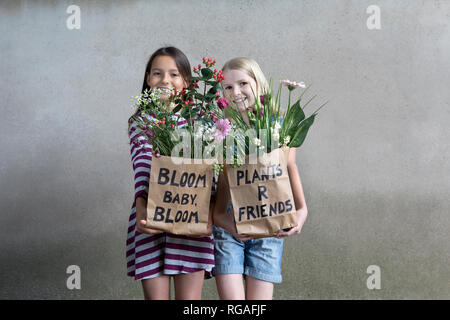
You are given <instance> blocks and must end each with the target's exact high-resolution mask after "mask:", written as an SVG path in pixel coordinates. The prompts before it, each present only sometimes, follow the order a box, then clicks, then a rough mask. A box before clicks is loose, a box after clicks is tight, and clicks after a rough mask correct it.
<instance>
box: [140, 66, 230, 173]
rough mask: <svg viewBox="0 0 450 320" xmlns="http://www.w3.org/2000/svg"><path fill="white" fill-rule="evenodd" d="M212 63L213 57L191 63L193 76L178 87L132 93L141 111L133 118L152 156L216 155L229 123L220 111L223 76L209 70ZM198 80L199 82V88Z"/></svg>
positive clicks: (216, 168)
mask: <svg viewBox="0 0 450 320" xmlns="http://www.w3.org/2000/svg"><path fill="white" fill-rule="evenodd" d="M215 64H216V60H213V59H212V58H206V57H205V58H203V66H202V65H201V64H199V65H198V66H195V67H194V69H193V70H194V73H195V74H196V76H194V77H192V78H190V84H189V86H188V88H186V89H183V90H182V91H179V92H178V91H176V90H175V89H168V90H165V91H163V90H161V89H153V90H149V91H145V92H144V93H142V94H140V95H138V96H135V97H134V101H135V102H134V106H135V107H136V108H137V110H139V112H138V114H140V115H141V118H140V119H139V118H138V117H136V119H135V120H136V122H137V123H138V125H139V127H140V129H141V130H142V132H143V133H144V134H145V136H146V137H147V138H148V140H149V141H150V142H151V143H152V146H153V153H154V155H155V157H157V158H159V157H160V156H173V155H175V154H176V155H177V156H181V157H184V158H189V159H211V160H213V159H217V158H218V156H219V154H218V153H219V152H221V148H220V146H221V142H222V140H223V139H224V138H225V136H226V135H227V133H228V132H229V130H230V129H231V123H230V121H229V120H228V119H225V118H224V115H223V112H222V109H223V108H225V107H226V106H228V104H227V103H228V102H227V101H226V99H224V98H221V97H220V89H221V88H220V82H221V81H222V80H223V79H224V76H223V75H222V72H221V71H217V69H214V70H212V67H213V66H214V65H215ZM199 83H203V86H202V88H200V85H199ZM225 104H226V105H225ZM148 119H150V120H149V121H148ZM180 121H183V122H184V123H185V125H184V127H183V128H182V130H180V128H178V125H177V124H179V123H180ZM137 143H138V142H137ZM213 167H214V169H215V170H216V172H217V171H220V170H221V169H222V167H223V165H221V164H219V163H213Z"/></svg>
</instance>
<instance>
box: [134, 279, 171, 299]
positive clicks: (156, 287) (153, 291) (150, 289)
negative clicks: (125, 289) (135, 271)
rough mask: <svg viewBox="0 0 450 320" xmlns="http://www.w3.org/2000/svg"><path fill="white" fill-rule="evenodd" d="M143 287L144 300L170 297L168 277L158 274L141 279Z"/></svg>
mask: <svg viewBox="0 0 450 320" xmlns="http://www.w3.org/2000/svg"><path fill="white" fill-rule="evenodd" d="M141 283H142V288H143V289H144V299H145V300H169V299H170V277H169V276H165V275H162V276H159V277H156V278H151V279H144V280H142V281H141Z"/></svg>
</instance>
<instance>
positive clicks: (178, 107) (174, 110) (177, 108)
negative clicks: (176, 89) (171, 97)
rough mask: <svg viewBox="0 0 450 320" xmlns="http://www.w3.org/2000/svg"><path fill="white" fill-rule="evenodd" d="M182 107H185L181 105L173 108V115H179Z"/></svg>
mask: <svg viewBox="0 0 450 320" xmlns="http://www.w3.org/2000/svg"><path fill="white" fill-rule="evenodd" d="M182 107H183V106H182V105H181V104H179V105H177V106H176V107H175V108H173V110H172V112H173V113H177V112H178V111H180V110H181V108H182Z"/></svg>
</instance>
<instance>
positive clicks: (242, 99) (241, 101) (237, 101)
mask: <svg viewBox="0 0 450 320" xmlns="http://www.w3.org/2000/svg"><path fill="white" fill-rule="evenodd" d="M245 100H247V97H244V98H239V99H234V100H233V102H234V103H243V102H244V101H245Z"/></svg>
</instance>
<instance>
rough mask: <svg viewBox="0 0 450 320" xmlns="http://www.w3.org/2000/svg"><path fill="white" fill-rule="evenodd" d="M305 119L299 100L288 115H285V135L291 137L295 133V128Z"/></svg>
mask: <svg viewBox="0 0 450 320" xmlns="http://www.w3.org/2000/svg"><path fill="white" fill-rule="evenodd" d="M304 119H305V113H304V112H303V110H302V107H301V106H300V99H299V100H297V102H295V103H294V105H293V106H292V108H291V109H290V110H289V115H286V119H285V121H286V120H287V121H288V123H287V130H286V132H287V135H289V136H291V137H293V136H294V135H295V132H296V131H297V127H298V125H299V124H300V122H302V121H303V120H304Z"/></svg>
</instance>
